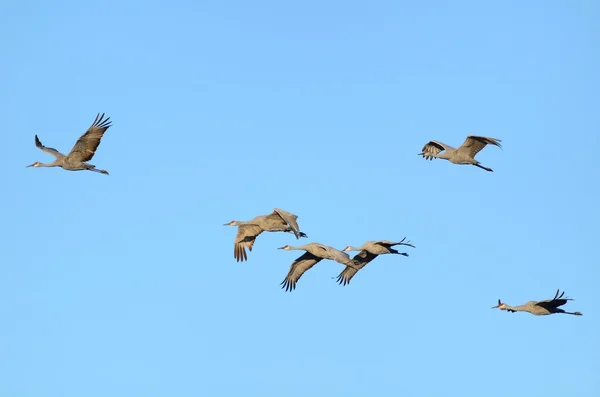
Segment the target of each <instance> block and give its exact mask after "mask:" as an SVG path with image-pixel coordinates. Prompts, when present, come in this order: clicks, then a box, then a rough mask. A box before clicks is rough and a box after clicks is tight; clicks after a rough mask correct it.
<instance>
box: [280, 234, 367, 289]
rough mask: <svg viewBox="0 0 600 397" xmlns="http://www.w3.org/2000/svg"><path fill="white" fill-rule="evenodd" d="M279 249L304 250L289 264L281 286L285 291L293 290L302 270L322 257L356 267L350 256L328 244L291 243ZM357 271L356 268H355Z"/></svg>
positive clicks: (319, 260)
mask: <svg viewBox="0 0 600 397" xmlns="http://www.w3.org/2000/svg"><path fill="white" fill-rule="evenodd" d="M278 249H280V250H287V251H290V250H304V251H306V253H304V254H302V255H301V256H299V257H298V258H296V260H294V262H293V263H292V265H291V266H290V271H289V272H288V274H287V276H286V277H285V280H283V281H282V283H281V285H282V287H281V288H285V290H286V291H293V290H294V289H296V283H298V280H299V279H300V277H302V275H303V274H304V272H306V271H307V270H308V269H310V268H311V267H313V266H314V265H316V264H317V263H319V262H321V261H322V260H323V259H330V260H334V261H336V262H338V263H341V264H343V265H346V266H349V267H351V268H356V267H357V266H356V264H355V263H354V262H353V261H352V259H350V256H348V254H346V253H345V252H342V251H339V250H337V249H335V248H333V247H330V246H328V245H323V244H319V243H309V244H305V245H301V246H299V247H293V246H291V245H286V246H284V247H281V248H278ZM357 271H358V270H357Z"/></svg>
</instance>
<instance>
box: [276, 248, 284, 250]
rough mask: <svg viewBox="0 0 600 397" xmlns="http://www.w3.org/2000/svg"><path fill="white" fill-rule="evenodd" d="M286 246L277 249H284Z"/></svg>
mask: <svg viewBox="0 0 600 397" xmlns="http://www.w3.org/2000/svg"><path fill="white" fill-rule="evenodd" d="M284 248H285V247H279V248H277V249H278V250H282V249H284Z"/></svg>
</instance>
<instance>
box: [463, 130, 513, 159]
mask: <svg viewBox="0 0 600 397" xmlns="http://www.w3.org/2000/svg"><path fill="white" fill-rule="evenodd" d="M500 142H502V141H501V140H500V139H496V138H489V137H485V136H477V135H469V136H468V137H467V139H465V141H464V142H463V144H462V145H460V147H459V148H458V150H460V151H461V152H466V153H467V154H468V155H469V156H470V157H471V158H475V155H477V153H479V152H480V151H481V150H482V149H483V148H484V147H486V146H487V145H494V146H498V147H499V148H502V145H501V144H500Z"/></svg>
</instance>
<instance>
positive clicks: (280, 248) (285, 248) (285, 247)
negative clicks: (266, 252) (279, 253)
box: [277, 245, 292, 250]
mask: <svg viewBox="0 0 600 397" xmlns="http://www.w3.org/2000/svg"><path fill="white" fill-rule="evenodd" d="M291 248H292V247H291V246H290V245H284V246H283V247H279V248H277V249H278V250H289V249H291Z"/></svg>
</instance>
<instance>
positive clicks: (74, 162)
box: [27, 113, 111, 175]
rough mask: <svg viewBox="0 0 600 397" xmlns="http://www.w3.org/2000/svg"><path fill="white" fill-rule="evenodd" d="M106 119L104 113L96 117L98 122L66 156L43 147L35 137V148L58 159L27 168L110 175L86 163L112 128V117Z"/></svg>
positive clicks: (34, 164) (37, 162) (95, 122)
mask: <svg viewBox="0 0 600 397" xmlns="http://www.w3.org/2000/svg"><path fill="white" fill-rule="evenodd" d="M103 118H104V113H102V115H100V113H98V115H97V116H96V120H94V123H93V124H92V125H91V126H90V128H88V130H87V131H86V132H85V133H84V134H83V135H81V136H80V137H79V139H78V140H77V142H76V143H75V146H73V148H72V149H71V151H70V152H69V154H67V155H66V156H65V155H64V154H62V153H60V152H59V151H58V150H56V149H53V148H50V147H46V146H44V145H42V142H40V140H39V138H38V136H37V135H36V136H35V146H36V147H37V148H38V149H40V150H41V151H43V152H46V153H48V154H51V155H53V156H54V157H56V160H54V161H53V162H52V163H50V164H44V163H40V162H39V161H36V162H35V163H33V164H31V165H28V166H27V167H62V169H64V170H68V171H84V170H86V171H94V172H99V173H101V174H105V175H108V171H106V170H99V169H96V166H95V165H92V164H89V163H86V161H89V160H91V159H92V157H94V154H95V153H96V149H97V148H98V145H100V140H101V139H102V136H103V135H104V133H105V132H106V130H107V129H108V128H109V127H110V126H111V121H109V120H110V117H109V118H107V119H106V120H102V119H103Z"/></svg>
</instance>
